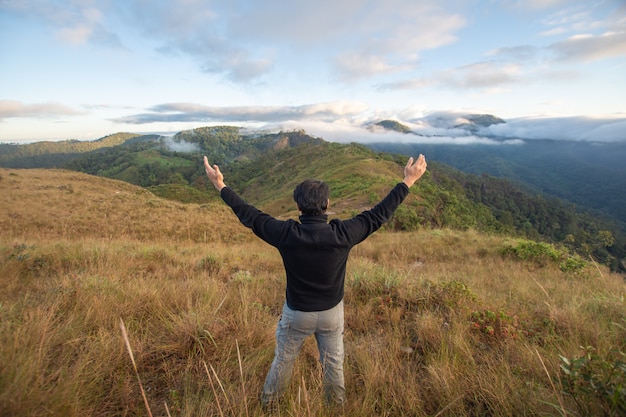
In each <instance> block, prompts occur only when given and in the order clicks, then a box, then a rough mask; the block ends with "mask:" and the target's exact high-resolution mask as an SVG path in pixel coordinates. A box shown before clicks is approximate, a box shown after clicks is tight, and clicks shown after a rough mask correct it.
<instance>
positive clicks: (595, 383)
mask: <svg viewBox="0 0 626 417" xmlns="http://www.w3.org/2000/svg"><path fill="white" fill-rule="evenodd" d="M594 352H595V349H594V348H593V347H590V346H588V347H586V348H584V354H583V355H582V356H579V357H576V358H566V357H564V356H560V358H561V375H560V381H561V385H562V386H563V391H564V392H565V393H566V394H569V395H571V396H572V397H573V398H574V401H575V402H576V404H577V405H578V407H579V408H580V410H581V412H582V413H583V414H584V415H605V416H618V415H619V416H623V415H626V354H625V353H624V352H622V351H621V350H611V351H610V352H609V353H608V354H607V355H606V356H604V357H603V356H600V355H598V354H596V353H594Z"/></svg>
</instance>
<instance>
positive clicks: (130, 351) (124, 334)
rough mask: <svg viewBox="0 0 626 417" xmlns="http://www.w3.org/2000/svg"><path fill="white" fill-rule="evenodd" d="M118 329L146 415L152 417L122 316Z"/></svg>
mask: <svg viewBox="0 0 626 417" xmlns="http://www.w3.org/2000/svg"><path fill="white" fill-rule="evenodd" d="M120 329H121V330H122V337H123V338H124V343H125V344H126V349H127V350H128V355H130V361H131V362H132V363H133V369H134V370H135V375H136V376H137V381H138V382H139V388H140V389H141V396H142V397H143V403H144V404H145V406H146V411H148V415H149V416H150V417H152V411H150V404H148V398H147V397H146V391H145V390H144V389H143V384H142V383H141V378H140V377H139V371H138V370H137V364H136V363H135V356H134V355H133V350H132V349H131V347H130V341H129V340H128V332H127V331H126V325H124V320H123V319H122V318H120Z"/></svg>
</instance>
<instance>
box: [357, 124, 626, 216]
mask: <svg viewBox="0 0 626 417" xmlns="http://www.w3.org/2000/svg"><path fill="white" fill-rule="evenodd" d="M465 119H467V120H470V121H471V124H470V125H454V124H448V125H447V126H446V127H448V128H449V129H458V128H459V127H461V128H463V129H466V130H470V131H476V130H477V129H479V127H480V126H485V125H490V124H494V123H502V122H503V121H501V119H498V118H495V117H494V116H491V115H468V116H466V117H465ZM380 126H389V125H388V124H386V123H383V124H380ZM402 126H404V125H402ZM405 127H406V126H405ZM407 128H408V127H407ZM391 130H393V131H396V132H402V133H406V134H407V136H409V137H410V136H411V135H412V134H414V133H413V132H408V133H407V132H406V131H405V129H402V130H398V129H396V128H391ZM444 132H445V130H444ZM414 135H416V140H415V141H414V142H412V141H410V140H408V141H403V142H402V143H397V142H396V143H394V142H378V143H370V144H368V146H369V147H371V148H372V149H374V150H377V151H380V152H392V153H398V154H401V155H416V154H418V153H424V154H426V155H427V156H428V157H429V159H431V160H436V161H439V162H442V163H445V164H447V165H450V166H452V167H454V168H457V169H459V170H461V171H463V172H465V173H470V174H476V175H482V174H488V175H491V176H495V177H501V178H508V179H510V180H512V181H515V182H517V183H520V184H522V185H523V186H525V187H526V188H528V189H529V190H530V191H532V192H535V193H539V194H542V195H545V196H554V197H558V198H560V199H562V200H565V201H567V202H569V203H571V204H575V205H576V206H578V207H580V208H583V209H591V210H594V211H595V212H596V213H597V214H598V215H604V216H611V217H613V218H615V219H617V220H618V221H619V222H620V223H621V224H622V226H621V227H622V228H624V227H626V164H624V160H626V144H625V143H610V142H609V143H607V142H581V141H578V142H576V141H568V140H524V141H521V140H518V141H515V143H514V144H510V143H509V144H507V143H506V141H505V139H503V138H492V139H494V143H492V144H458V145H457V144H450V142H446V143H441V144H437V143H432V141H431V142H429V143H423V141H419V136H420V135H417V134H414Z"/></svg>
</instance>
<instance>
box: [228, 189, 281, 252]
mask: <svg viewBox="0 0 626 417" xmlns="http://www.w3.org/2000/svg"><path fill="white" fill-rule="evenodd" d="M220 196H221V197H222V200H224V202H225V203H226V204H227V205H228V206H229V207H230V208H231V209H232V210H233V212H234V213H235V215H236V216H237V218H239V221H240V222H241V224H243V225H244V226H246V227H249V228H250V229H252V231H253V232H254V234H255V235H257V236H258V237H260V238H261V239H262V240H264V241H265V242H267V243H269V244H270V245H272V246H277V245H278V243H279V242H280V238H281V236H282V235H283V232H284V230H285V229H286V226H287V222H285V221H282V220H277V219H275V218H274V217H272V216H270V215H269V214H267V213H264V212H262V211H261V210H259V209H257V208H256V207H254V206H253V205H251V204H248V203H246V202H245V201H244V200H243V199H242V198H241V197H240V196H239V195H238V194H237V193H236V192H235V191H234V190H232V189H231V188H229V187H224V188H222V191H221V193H220Z"/></svg>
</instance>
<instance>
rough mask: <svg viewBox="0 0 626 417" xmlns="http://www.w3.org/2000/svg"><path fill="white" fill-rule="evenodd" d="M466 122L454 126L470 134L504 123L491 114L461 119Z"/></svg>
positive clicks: (467, 116)
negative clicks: (470, 132) (482, 128)
mask: <svg viewBox="0 0 626 417" xmlns="http://www.w3.org/2000/svg"><path fill="white" fill-rule="evenodd" d="M463 118H464V119H466V120H467V122H464V123H459V124H457V125H455V126H454V127H455V128H461V129H467V130H470V131H472V132H474V131H477V130H478V129H479V128H481V127H489V126H491V125H497V124H500V123H506V122H505V121H504V120H503V119H501V118H499V117H496V116H494V115H492V114H468V115H466V116H464V117H463Z"/></svg>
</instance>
